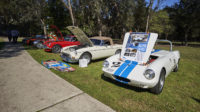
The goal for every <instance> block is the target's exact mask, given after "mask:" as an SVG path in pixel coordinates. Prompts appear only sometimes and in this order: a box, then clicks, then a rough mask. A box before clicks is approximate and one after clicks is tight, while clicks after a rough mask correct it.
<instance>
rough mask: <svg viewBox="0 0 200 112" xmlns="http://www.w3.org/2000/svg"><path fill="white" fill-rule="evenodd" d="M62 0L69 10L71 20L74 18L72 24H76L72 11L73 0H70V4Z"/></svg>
mask: <svg viewBox="0 0 200 112" xmlns="http://www.w3.org/2000/svg"><path fill="white" fill-rule="evenodd" d="M61 1H62V3H63V4H64V6H65V7H66V8H67V9H68V10H69V13H70V17H71V20H72V25H73V26H74V24H75V19H74V15H73V11H72V6H71V1H70V0H68V5H67V4H66V3H65V1H64V0H61Z"/></svg>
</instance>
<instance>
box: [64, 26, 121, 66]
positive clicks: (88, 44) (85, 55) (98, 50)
mask: <svg viewBox="0 0 200 112" xmlns="http://www.w3.org/2000/svg"><path fill="white" fill-rule="evenodd" d="M67 29H68V30H70V31H71V32H72V33H73V34H74V35H75V36H76V37H77V39H78V40H79V42H80V43H81V45H78V46H70V47H64V48H63V49H62V50H61V58H62V59H63V60H64V61H66V62H71V63H76V62H78V61H79V59H86V60H87V62H88V63H90V62H91V60H96V59H101V58H106V57H109V56H112V55H114V54H117V53H120V52H121V48H122V45H118V44H113V40H112V39H111V38H110V37H92V38H90V39H89V38H88V37H87V36H86V35H85V33H84V32H83V31H81V30H80V29H79V28H78V27H74V26H68V27H67Z"/></svg>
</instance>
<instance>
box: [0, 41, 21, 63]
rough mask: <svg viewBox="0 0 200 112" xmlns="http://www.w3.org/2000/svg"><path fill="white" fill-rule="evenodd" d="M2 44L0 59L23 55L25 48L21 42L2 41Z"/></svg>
mask: <svg viewBox="0 0 200 112" xmlns="http://www.w3.org/2000/svg"><path fill="white" fill-rule="evenodd" d="M0 45H1V50H0V59H3V58H10V57H16V56H19V55H21V51H23V50H24V47H23V46H22V43H21V42H18V43H12V42H0Z"/></svg>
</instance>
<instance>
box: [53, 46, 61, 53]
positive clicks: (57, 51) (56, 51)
mask: <svg viewBox="0 0 200 112" xmlns="http://www.w3.org/2000/svg"><path fill="white" fill-rule="evenodd" d="M57 48H59V50H57ZM60 51H61V47H60V46H59V45H54V46H53V47H52V52H53V53H59V52H60Z"/></svg>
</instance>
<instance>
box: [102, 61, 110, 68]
mask: <svg viewBox="0 0 200 112" xmlns="http://www.w3.org/2000/svg"><path fill="white" fill-rule="evenodd" d="M108 66H109V62H108V61H106V60H105V61H104V62H103V67H105V68H108Z"/></svg>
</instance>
